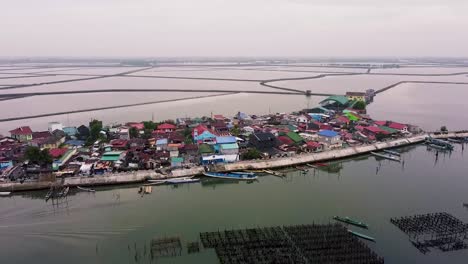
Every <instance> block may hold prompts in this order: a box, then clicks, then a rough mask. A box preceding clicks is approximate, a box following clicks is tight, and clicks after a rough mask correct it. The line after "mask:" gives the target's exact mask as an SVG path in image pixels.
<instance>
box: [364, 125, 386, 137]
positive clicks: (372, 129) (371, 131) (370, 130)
mask: <svg viewBox="0 0 468 264" xmlns="http://www.w3.org/2000/svg"><path fill="white" fill-rule="evenodd" d="M364 133H365V134H367V135H373V136H376V135H378V134H382V135H387V134H388V132H387V131H385V130H383V129H381V128H380V127H377V126H367V127H364Z"/></svg>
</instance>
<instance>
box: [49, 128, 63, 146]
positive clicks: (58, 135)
mask: <svg viewBox="0 0 468 264" xmlns="http://www.w3.org/2000/svg"><path fill="white" fill-rule="evenodd" d="M52 136H54V137H55V138H56V139H57V140H58V141H60V144H61V143H63V142H65V138H66V137H67V134H65V132H63V131H62V130H58V129H56V130H54V131H52Z"/></svg>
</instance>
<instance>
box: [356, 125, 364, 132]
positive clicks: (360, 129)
mask: <svg viewBox="0 0 468 264" xmlns="http://www.w3.org/2000/svg"><path fill="white" fill-rule="evenodd" d="M354 128H355V129H356V130H357V131H363V130H364V128H365V127H363V126H355V127H354Z"/></svg>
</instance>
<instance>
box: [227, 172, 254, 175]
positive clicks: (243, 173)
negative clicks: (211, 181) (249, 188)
mask: <svg viewBox="0 0 468 264" xmlns="http://www.w3.org/2000/svg"><path fill="white" fill-rule="evenodd" d="M231 173H234V174H240V175H255V173H254V172H250V171H245V172H244V171H231Z"/></svg>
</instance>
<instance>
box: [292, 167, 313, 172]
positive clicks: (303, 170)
mask: <svg viewBox="0 0 468 264" xmlns="http://www.w3.org/2000/svg"><path fill="white" fill-rule="evenodd" d="M294 168H295V169H296V170H298V171H301V172H303V173H307V172H308V171H309V170H308V169H304V168H301V167H294Z"/></svg>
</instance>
